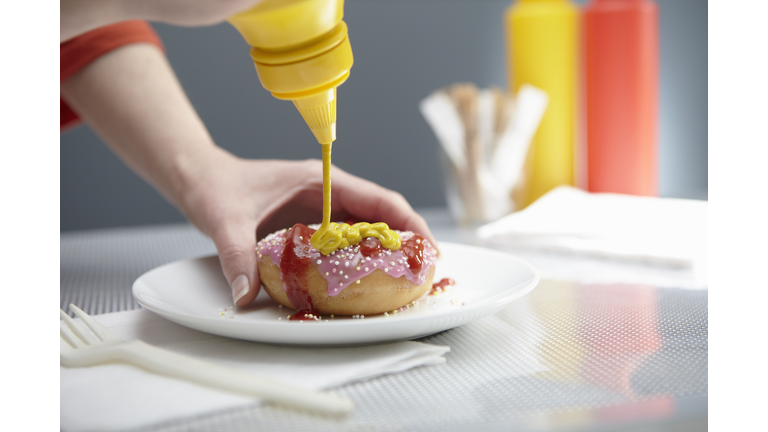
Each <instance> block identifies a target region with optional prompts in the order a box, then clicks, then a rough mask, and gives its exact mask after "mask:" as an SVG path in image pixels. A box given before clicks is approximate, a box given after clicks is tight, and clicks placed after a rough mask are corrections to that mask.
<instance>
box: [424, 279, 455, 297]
mask: <svg viewBox="0 0 768 432" xmlns="http://www.w3.org/2000/svg"><path fill="white" fill-rule="evenodd" d="M449 285H456V281H455V280H453V279H451V278H443V279H440V282H435V283H433V284H432V289H431V290H430V291H429V295H432V294H434V293H436V292H443V291H445V287H447V286H449Z"/></svg>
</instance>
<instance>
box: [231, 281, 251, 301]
mask: <svg viewBox="0 0 768 432" xmlns="http://www.w3.org/2000/svg"><path fill="white" fill-rule="evenodd" d="M249 290H250V284H248V278H247V277H246V276H245V275H240V276H238V277H236V278H235V280H234V282H232V298H234V299H235V304H237V301H238V300H240V299H241V298H243V296H245V295H246V294H248V291H249Z"/></svg>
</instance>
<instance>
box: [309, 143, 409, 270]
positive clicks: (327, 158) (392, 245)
mask: <svg viewBox="0 0 768 432" xmlns="http://www.w3.org/2000/svg"><path fill="white" fill-rule="evenodd" d="M322 146H323V223H322V224H320V228H318V229H317V231H315V233H314V234H312V239H311V240H310V243H311V244H312V247H314V248H315V249H317V250H319V251H320V253H322V254H323V255H330V254H331V253H333V252H335V251H337V250H339V249H343V248H345V247H347V246H354V245H356V244H358V243H360V242H361V241H362V240H363V239H364V238H367V237H376V238H377V239H379V240H380V241H381V245H382V246H384V247H385V248H387V249H389V250H397V249H400V236H399V235H398V234H397V233H396V232H394V231H392V230H391V229H389V226H387V224H385V223H384V222H379V223H374V224H370V223H368V222H358V223H356V224H354V225H349V224H346V223H341V224H338V223H336V222H331V143H328V144H322Z"/></svg>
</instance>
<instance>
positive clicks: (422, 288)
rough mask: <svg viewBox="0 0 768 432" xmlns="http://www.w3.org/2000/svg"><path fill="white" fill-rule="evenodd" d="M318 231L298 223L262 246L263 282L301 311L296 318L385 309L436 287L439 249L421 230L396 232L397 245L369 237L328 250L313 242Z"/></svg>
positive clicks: (259, 246)
mask: <svg viewBox="0 0 768 432" xmlns="http://www.w3.org/2000/svg"><path fill="white" fill-rule="evenodd" d="M314 232H315V229H314V228H311V227H308V226H306V225H303V224H296V225H294V226H293V227H291V228H288V229H283V230H280V231H276V232H274V233H272V234H269V235H268V236H266V237H264V238H263V239H262V240H260V241H259V242H258V243H257V245H256V251H257V261H258V268H259V274H260V277H261V283H262V286H263V287H264V290H265V291H266V292H267V294H269V296H270V297H271V298H272V299H273V300H274V301H276V302H277V303H279V304H281V305H283V306H285V307H288V308H292V309H294V310H296V313H295V314H294V315H293V316H291V319H310V318H312V317H313V316H317V315H321V314H334V315H373V314H380V313H384V312H389V311H392V310H395V309H398V308H400V307H403V306H405V305H407V304H409V303H411V302H413V301H415V300H418V299H419V298H421V297H422V296H424V295H425V294H427V293H429V291H430V289H431V288H432V281H433V279H434V276H435V262H436V261H437V256H436V251H435V248H434V247H433V245H432V244H431V243H430V242H429V240H427V239H425V238H424V237H422V236H420V235H418V234H416V233H413V232H411V231H395V232H397V233H398V235H399V236H400V238H401V244H400V247H399V248H398V249H396V250H389V249H387V248H384V247H382V244H381V242H380V241H379V239H378V238H375V237H368V238H363V239H362V240H361V241H360V242H359V243H357V244H356V245H349V246H346V247H344V248H341V249H338V250H336V251H334V252H331V253H330V254H328V255H324V254H322V253H321V252H320V251H319V250H317V249H315V248H314V247H312V245H311V243H310V238H311V237H312V234H314ZM305 317H307V318H305Z"/></svg>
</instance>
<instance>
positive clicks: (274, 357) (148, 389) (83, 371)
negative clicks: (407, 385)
mask: <svg viewBox="0 0 768 432" xmlns="http://www.w3.org/2000/svg"><path fill="white" fill-rule="evenodd" d="M95 319H96V320H97V321H98V322H99V323H101V324H102V325H104V326H105V327H106V328H107V329H109V330H110V331H112V332H113V333H114V334H116V335H117V336H118V337H120V338H122V339H123V340H126V341H130V340H135V339H141V340H143V341H144V342H147V343H149V344H150V345H155V346H158V347H163V348H166V349H168V350H171V351H174V352H177V353H181V354H187V355H191V356H194V357H195V358H198V359H203V360H207V361H211V362H213V363H217V364H220V365H222V366H228V367H233V368H237V369H242V370H244V371H247V372H252V373H257V374H260V375H264V376H268V377H269V378H271V379H274V380H279V381H283V382H285V383H287V384H291V385H294V386H297V387H304V388H307V389H314V390H319V389H327V388H330V387H334V386H339V385H342V384H346V383H350V382H353V381H361V380H366V379H370V378H373V377H376V376H380V375H384V374H391V373H397V372H402V371H405V370H408V369H411V368H414V367H417V366H424V365H434V364H440V363H444V362H445V357H443V355H444V354H445V353H447V352H448V351H449V350H450V348H449V347H445V346H436V345H430V344H425V343H421V342H397V343H391V344H383V345H373V346H365V347H353V348H293V347H278V346H272V345H263V344H258V343H254V342H247V341H241V340H235V339H228V338H224V337H219V336H214V335H210V334H207V333H202V332H198V331H196V330H191V329H188V328H186V327H183V326H180V325H178V324H175V323H173V322H171V321H168V320H166V319H164V318H162V317H160V316H158V315H155V314H154V313H152V312H150V311H148V310H144V309H142V310H136V311H129V312H117V313H111V314H104V315H97V316H95ZM60 378H61V394H60V396H61V407H60V408H61V418H60V421H61V423H60V427H61V429H62V430H64V431H109V430H122V429H131V428H137V427H141V426H146V425H149V424H153V423H158V422H161V421H166V420H171V419H176V418H183V417H189V416H194V415H201V414H204V413H210V412H213V411H217V410H223V409H231V408H238V407H244V406H248V405H256V404H258V402H257V401H255V400H254V399H250V398H247V397H243V396H238V395H236V394H231V393H226V392H222V391H219V390H214V389H209V388H207V387H202V386H198V385H196V384H192V383H188V382H185V381H181V380H177V379H173V378H166V377H163V376H159V375H154V374H151V373H149V372H145V371H144V370H143V369H139V368H136V367H133V366H130V365H126V364H110V365H100V366H92V367H87V368H65V367H61V375H60Z"/></svg>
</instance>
